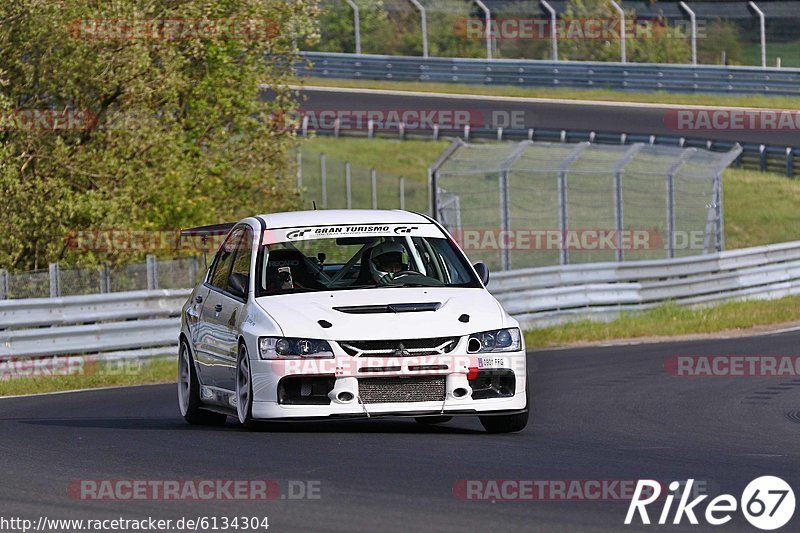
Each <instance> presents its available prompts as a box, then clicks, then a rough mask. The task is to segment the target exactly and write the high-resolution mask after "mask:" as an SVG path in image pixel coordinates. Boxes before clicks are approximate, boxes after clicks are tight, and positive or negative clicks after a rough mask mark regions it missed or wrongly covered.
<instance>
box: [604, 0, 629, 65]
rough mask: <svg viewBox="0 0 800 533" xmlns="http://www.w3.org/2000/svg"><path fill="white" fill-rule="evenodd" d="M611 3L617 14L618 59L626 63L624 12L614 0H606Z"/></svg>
mask: <svg viewBox="0 0 800 533" xmlns="http://www.w3.org/2000/svg"><path fill="white" fill-rule="evenodd" d="M608 1H609V2H611V5H612V6H614V9H616V10H617V13H619V19H620V20H619V36H620V39H619V46H620V57H621V61H622V62H623V63H627V62H628V56H627V53H626V52H625V11H624V10H623V9H622V8H621V7H620V6H619V4H618V3H617V2H616V1H615V0H608Z"/></svg>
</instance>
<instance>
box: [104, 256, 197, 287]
mask: <svg viewBox="0 0 800 533" xmlns="http://www.w3.org/2000/svg"><path fill="white" fill-rule="evenodd" d="M193 285H194V283H193V282H190V283H189V285H188V286H189V287H192V286H193ZM100 292H102V293H106V292H111V269H110V268H108V264H106V263H103V266H102V267H101V268H100Z"/></svg>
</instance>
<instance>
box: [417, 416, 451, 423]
mask: <svg viewBox="0 0 800 533" xmlns="http://www.w3.org/2000/svg"><path fill="white" fill-rule="evenodd" d="M452 419H453V417H452V416H416V417H414V420H416V421H417V423H419V424H425V425H431V424H444V423H445V422H450V421H451V420H452Z"/></svg>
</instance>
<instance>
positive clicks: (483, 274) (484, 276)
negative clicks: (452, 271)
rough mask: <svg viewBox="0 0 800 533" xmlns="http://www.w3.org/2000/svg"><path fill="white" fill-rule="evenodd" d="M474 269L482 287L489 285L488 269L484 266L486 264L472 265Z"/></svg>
mask: <svg viewBox="0 0 800 533" xmlns="http://www.w3.org/2000/svg"><path fill="white" fill-rule="evenodd" d="M472 266H473V268H474V269H475V272H477V273H478V277H479V278H481V281H482V282H483V284H484V285H486V284H488V283H489V267H487V266H486V263H481V262H478V263H475V264H474V265H472Z"/></svg>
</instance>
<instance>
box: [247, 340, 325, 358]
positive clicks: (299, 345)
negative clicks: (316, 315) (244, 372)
mask: <svg viewBox="0 0 800 533" xmlns="http://www.w3.org/2000/svg"><path fill="white" fill-rule="evenodd" d="M258 352H259V355H260V356H261V359H300V358H304V357H309V358H311V357H320V358H324V357H333V350H332V349H331V345H330V344H328V341H323V340H317V339H287V338H283V337H261V338H259V339H258Z"/></svg>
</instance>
